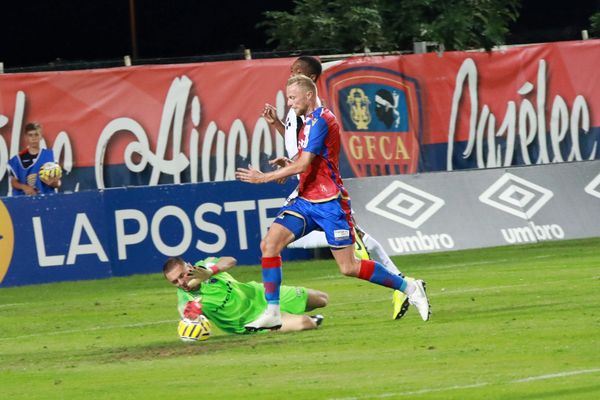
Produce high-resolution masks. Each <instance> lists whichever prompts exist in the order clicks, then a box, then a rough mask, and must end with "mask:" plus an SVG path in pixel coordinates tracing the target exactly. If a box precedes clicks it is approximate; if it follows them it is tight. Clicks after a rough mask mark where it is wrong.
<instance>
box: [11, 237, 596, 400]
mask: <svg viewBox="0 0 600 400" xmlns="http://www.w3.org/2000/svg"><path fill="white" fill-rule="evenodd" d="M395 261H397V263H398V264H399V265H400V267H401V269H402V270H403V271H404V272H405V273H407V274H409V275H411V276H417V277H422V278H423V279H426V280H427V282H428V293H429V295H430V300H431V303H432V310H433V315H432V319H431V320H430V321H429V322H427V323H424V322H423V321H421V320H420V318H419V317H418V314H417V312H416V310H414V309H411V310H410V311H409V313H408V314H407V315H406V317H405V318H404V319H403V320H401V321H392V320H391V319H390V315H391V304H390V299H391V293H390V292H389V291H387V290H385V289H383V288H379V287H377V286H374V285H371V284H368V283H366V282H363V281H359V280H356V279H350V278H345V277H343V276H341V275H340V274H339V273H338V272H337V267H336V266H335V264H334V262H333V261H332V260H321V261H310V262H296V263H286V264H285V266H284V282H285V283H286V284H296V285H303V286H307V287H311V288H315V289H319V290H323V291H326V292H328V293H329V294H330V304H329V306H328V307H327V308H325V309H323V310H322V313H323V314H324V315H325V317H326V319H325V322H324V324H323V326H322V327H321V328H320V329H318V330H316V331H307V332H297V333H288V334H276V333H271V334H263V335H252V336H230V335H225V334H222V333H220V332H214V335H213V336H212V337H211V338H210V339H209V340H208V341H206V342H202V343H193V344H188V343H183V342H180V341H179V340H178V338H177V336H176V319H177V312H176V309H175V302H176V296H175V291H174V289H173V288H171V287H170V286H169V285H168V283H167V282H166V281H165V280H164V279H163V278H162V277H161V276H160V275H158V274H153V275H139V276H133V277H128V278H115V279H108V280H99V281H85V282H69V283H58V284H49V285H38V286H27V287H20V288H6V289H0V397H1V398H2V399H52V398H56V399H83V398H91V399H175V398H185V399H195V398H198V399H200V398H206V399H246V398H249V399H254V398H262V399H350V398H355V399H377V398H385V399H394V398H411V399H444V400H446V399H578V400H579V399H594V400H595V399H598V398H600V290H599V289H600V238H599V239H588V240H578V241H563V242H552V243H543V244H537V245H528V246H513V247H499V248H490V249H480V250H470V251H460V252H449V253H436V254H428V255H413V256H403V257H396V258H395ZM233 274H234V275H235V276H236V277H237V278H238V279H240V280H252V279H254V280H260V270H259V268H258V267H240V268H237V269H236V270H234V271H233Z"/></svg>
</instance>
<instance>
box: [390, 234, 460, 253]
mask: <svg viewBox="0 0 600 400" xmlns="http://www.w3.org/2000/svg"><path fill="white" fill-rule="evenodd" d="M388 243H389V244H390V247H391V248H392V250H393V251H395V252H396V253H397V254H400V253H413V252H419V251H433V250H450V249H453V248H454V239H452V236H450V235H449V234H447V233H439V234H438V233H434V234H430V235H428V234H424V233H422V232H421V231H417V232H416V235H413V236H402V237H394V238H388Z"/></svg>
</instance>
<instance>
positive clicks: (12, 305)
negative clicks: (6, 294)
mask: <svg viewBox="0 0 600 400" xmlns="http://www.w3.org/2000/svg"><path fill="white" fill-rule="evenodd" d="M28 304H31V303H9V304H0V308H4V307H16V306H25V305H28Z"/></svg>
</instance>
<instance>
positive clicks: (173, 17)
mask: <svg viewBox="0 0 600 400" xmlns="http://www.w3.org/2000/svg"><path fill="white" fill-rule="evenodd" d="M129 7H130V2H129V0H58V1H50V0H10V2H2V5H1V6H0V18H1V19H2V25H1V27H0V32H1V34H2V40H1V41H0V62H3V63H4V67H5V69H6V70H7V71H11V70H18V69H19V68H20V67H26V66H43V65H46V66H48V65H52V64H57V63H65V62H80V61H85V62H93V61H99V60H118V62H122V58H123V56H124V55H126V54H129V55H132V54H133V49H132V41H131V28H130V14H129ZM292 7H293V0H260V1H231V0H222V1H214V0H135V11H136V12H135V22H136V32H137V53H138V59H146V60H152V59H161V58H181V57H184V58H185V57H197V56H209V55H217V54H225V53H233V54H238V55H239V54H241V53H243V49H244V47H245V48H249V49H252V51H253V52H261V51H269V50H272V49H273V48H274V47H275V44H267V42H266V41H267V37H266V34H265V33H264V31H263V30H262V29H257V28H256V24H257V23H258V22H260V21H262V20H264V17H263V14H262V13H263V12H264V11H266V10H290V9H292ZM598 10H600V1H598V0H587V1H583V0H576V1H556V0H522V5H521V15H520V17H519V19H518V20H517V21H516V22H515V23H513V24H512V25H511V34H510V35H509V36H508V40H507V42H508V43H509V44H520V43H538V42H550V41H561V40H578V39H580V38H581V30H583V29H589V17H590V16H591V15H592V14H593V13H594V12H595V11H598ZM238 58H239V57H238Z"/></svg>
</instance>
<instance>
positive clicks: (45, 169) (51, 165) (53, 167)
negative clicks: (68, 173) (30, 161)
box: [40, 162, 62, 181]
mask: <svg viewBox="0 0 600 400" xmlns="http://www.w3.org/2000/svg"><path fill="white" fill-rule="evenodd" d="M60 177H62V168H61V167H60V165H58V164H57V163H55V162H47V163H45V164H44V165H42V168H40V179H41V180H43V181H44V180H48V179H51V178H60Z"/></svg>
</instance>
